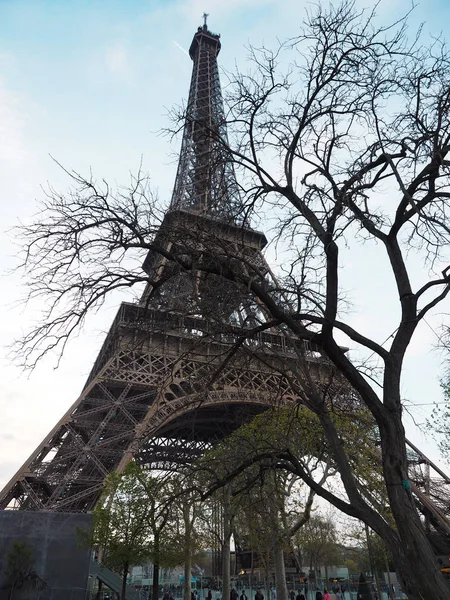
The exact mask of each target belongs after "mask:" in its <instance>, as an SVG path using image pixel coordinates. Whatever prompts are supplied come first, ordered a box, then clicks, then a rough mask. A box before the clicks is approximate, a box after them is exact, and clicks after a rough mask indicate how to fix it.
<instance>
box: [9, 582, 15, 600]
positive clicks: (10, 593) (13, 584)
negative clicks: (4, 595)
mask: <svg viewBox="0 0 450 600" xmlns="http://www.w3.org/2000/svg"><path fill="white" fill-rule="evenodd" d="M15 587H16V582H15V581H14V582H13V583H12V584H11V589H10V590H9V595H8V600H12V599H13V596H14V588H15Z"/></svg>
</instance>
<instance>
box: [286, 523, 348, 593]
mask: <svg viewBox="0 0 450 600" xmlns="http://www.w3.org/2000/svg"><path fill="white" fill-rule="evenodd" d="M295 544H296V546H297V547H298V548H299V550H300V552H301V554H302V556H303V557H304V559H305V560H307V561H308V563H309V567H310V571H311V572H313V573H314V575H315V578H316V580H317V578H318V573H319V568H320V567H321V566H324V567H325V573H324V574H323V575H325V580H326V581H327V582H328V567H330V566H332V565H336V564H338V561H339V559H340V550H339V547H338V546H337V528H336V525H335V521H334V520H333V519H332V518H331V517H329V516H328V517H321V516H312V517H311V518H310V519H309V520H308V522H307V523H305V525H304V527H302V528H301V529H300V530H299V531H298V533H297V535H296V536H295Z"/></svg>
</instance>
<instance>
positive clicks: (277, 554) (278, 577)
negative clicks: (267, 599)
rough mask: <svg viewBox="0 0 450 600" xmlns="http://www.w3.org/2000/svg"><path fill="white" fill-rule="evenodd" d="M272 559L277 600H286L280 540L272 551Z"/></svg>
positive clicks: (284, 573)
mask: <svg viewBox="0 0 450 600" xmlns="http://www.w3.org/2000/svg"><path fill="white" fill-rule="evenodd" d="M273 559H274V567H275V589H276V590H277V600H288V590H287V585H286V571H285V569H284V552H283V547H282V544H281V540H279V539H278V540H277V541H276V543H275V547H274V549H273Z"/></svg>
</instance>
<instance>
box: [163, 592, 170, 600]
mask: <svg viewBox="0 0 450 600" xmlns="http://www.w3.org/2000/svg"><path fill="white" fill-rule="evenodd" d="M162 600H169V592H168V591H167V590H164V592H163V597H162Z"/></svg>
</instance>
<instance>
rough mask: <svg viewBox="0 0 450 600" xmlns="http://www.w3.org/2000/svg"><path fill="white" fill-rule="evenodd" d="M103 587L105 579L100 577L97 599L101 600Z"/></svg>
mask: <svg viewBox="0 0 450 600" xmlns="http://www.w3.org/2000/svg"><path fill="white" fill-rule="evenodd" d="M102 587H103V581H102V580H101V579H98V590H97V593H96V594H95V600H100V598H101V596H102Z"/></svg>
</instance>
